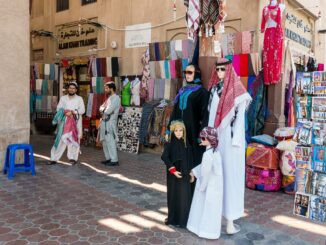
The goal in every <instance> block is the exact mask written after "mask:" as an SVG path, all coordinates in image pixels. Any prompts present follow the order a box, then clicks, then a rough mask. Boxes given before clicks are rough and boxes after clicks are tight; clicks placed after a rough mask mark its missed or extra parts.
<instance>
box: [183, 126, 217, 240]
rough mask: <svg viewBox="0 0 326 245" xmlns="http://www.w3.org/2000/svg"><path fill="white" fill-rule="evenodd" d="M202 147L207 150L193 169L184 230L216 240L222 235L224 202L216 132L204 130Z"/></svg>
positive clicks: (207, 128) (210, 128)
mask: <svg viewBox="0 0 326 245" xmlns="http://www.w3.org/2000/svg"><path fill="white" fill-rule="evenodd" d="M200 137H201V141H202V142H201V145H203V146H206V147H207V149H206V151H205V153H204V155H203V159H202V162H201V164H200V165H198V166H197V167H195V168H194V169H192V173H191V175H194V176H195V177H196V179H197V182H196V188H195V192H194V196H193V199H192V203H191V208H190V213H189V218H188V224H187V229H188V230H190V231H191V232H193V233H195V234H196V235H197V236H199V237H202V238H206V239H218V238H219V237H220V234H221V221H222V202H223V170H222V162H221V155H220V152H219V151H218V150H217V145H218V140H217V131H216V130H215V129H214V128H212V127H206V128H204V129H203V130H202V131H201V133H200Z"/></svg>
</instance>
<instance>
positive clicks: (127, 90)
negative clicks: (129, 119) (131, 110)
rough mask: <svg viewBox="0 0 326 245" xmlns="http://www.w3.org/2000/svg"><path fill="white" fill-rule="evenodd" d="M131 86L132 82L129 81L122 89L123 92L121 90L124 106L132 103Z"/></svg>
mask: <svg viewBox="0 0 326 245" xmlns="http://www.w3.org/2000/svg"><path fill="white" fill-rule="evenodd" d="M130 87H131V82H128V83H127V84H126V86H124V87H123V89H122V92H121V104H122V105H123V106H129V105H130V100H131V94H130Z"/></svg>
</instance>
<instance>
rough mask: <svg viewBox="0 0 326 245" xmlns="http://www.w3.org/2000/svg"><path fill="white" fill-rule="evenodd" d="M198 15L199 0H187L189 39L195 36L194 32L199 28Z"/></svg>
mask: <svg viewBox="0 0 326 245" xmlns="http://www.w3.org/2000/svg"><path fill="white" fill-rule="evenodd" d="M199 16H200V6H199V0H189V6H188V12H187V17H188V20H187V21H188V25H187V26H188V36H189V37H190V38H191V39H194V38H195V33H196V31H197V30H198V28H199V19H200V18H199Z"/></svg>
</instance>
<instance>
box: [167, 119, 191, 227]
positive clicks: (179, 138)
mask: <svg viewBox="0 0 326 245" xmlns="http://www.w3.org/2000/svg"><path fill="white" fill-rule="evenodd" d="M170 132H171V134H170V136H171V137H170V139H169V142H168V143H167V144H166V145H165V147H164V151H163V154H162V157H161V158H162V160H163V161H164V163H165V164H166V168H167V204H168V217H167V219H166V220H165V224H166V225H174V226H178V227H183V228H185V227H186V225H187V221H188V216H189V211H190V206H191V200H192V195H193V190H194V188H193V184H192V183H190V180H191V178H190V171H191V169H192V168H193V157H192V151H191V149H190V146H189V145H187V142H186V129H185V125H184V123H183V122H182V121H172V122H171V124H170Z"/></svg>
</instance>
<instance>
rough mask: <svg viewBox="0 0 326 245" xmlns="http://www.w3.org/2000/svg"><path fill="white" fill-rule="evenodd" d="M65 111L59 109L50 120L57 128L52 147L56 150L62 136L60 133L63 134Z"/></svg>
mask: <svg viewBox="0 0 326 245" xmlns="http://www.w3.org/2000/svg"><path fill="white" fill-rule="evenodd" d="M65 119H66V116H65V110H64V109H63V108H60V109H59V110H58V111H57V113H56V114H55V116H54V118H53V120H52V124H53V125H56V124H58V126H57V136H56V137H55V141H54V147H55V148H58V145H59V143H60V139H61V136H62V132H63V127H64V125H65Z"/></svg>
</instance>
